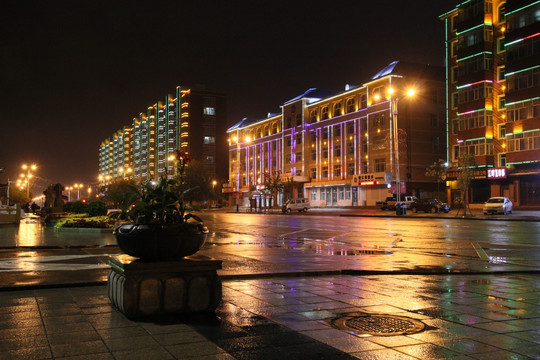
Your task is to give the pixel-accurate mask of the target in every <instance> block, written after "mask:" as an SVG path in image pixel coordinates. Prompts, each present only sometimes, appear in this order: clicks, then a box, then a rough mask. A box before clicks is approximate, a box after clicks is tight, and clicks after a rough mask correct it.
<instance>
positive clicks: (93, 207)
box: [86, 200, 107, 216]
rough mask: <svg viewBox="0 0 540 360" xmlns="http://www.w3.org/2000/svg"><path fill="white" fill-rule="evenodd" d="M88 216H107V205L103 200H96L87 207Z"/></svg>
mask: <svg viewBox="0 0 540 360" xmlns="http://www.w3.org/2000/svg"><path fill="white" fill-rule="evenodd" d="M86 210H87V212H88V216H102V215H107V205H106V204H105V202H103V201H101V200H95V201H92V202H91V203H89V204H88V206H87V209H86Z"/></svg>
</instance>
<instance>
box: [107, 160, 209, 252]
mask: <svg viewBox="0 0 540 360" xmlns="http://www.w3.org/2000/svg"><path fill="white" fill-rule="evenodd" d="M176 156H177V166H176V167H177V173H178V180H172V179H167V178H166V177H165V176H164V177H162V178H161V179H160V181H159V183H158V184H157V185H156V186H152V185H151V184H145V185H143V187H142V188H141V189H140V190H139V189H138V188H136V187H135V186H131V191H133V192H135V193H136V194H137V195H138V198H139V199H138V201H137V202H136V203H135V206H134V207H133V208H132V209H131V210H130V211H129V212H128V217H129V218H130V219H131V220H132V221H133V223H128V224H122V225H120V226H118V227H117V228H116V229H115V231H114V233H115V235H116V240H117V242H118V246H119V247H120V249H121V250H122V251H123V252H125V253H126V254H128V255H132V256H135V257H139V258H140V259H141V260H145V261H158V260H171V259H178V258H182V257H184V256H188V255H192V254H194V253H196V252H197V251H198V250H199V249H200V248H201V247H202V246H203V245H204V242H205V241H206V236H207V234H208V229H207V228H206V227H205V226H204V225H203V223H202V219H201V218H199V217H198V216H196V215H194V214H191V213H190V212H188V211H187V210H186V204H185V201H184V196H185V195H186V194H187V193H189V192H190V191H192V190H193V189H194V188H189V189H183V187H182V185H183V184H184V178H183V176H184V169H185V166H186V164H187V163H189V162H190V157H189V154H186V153H185V152H184V151H183V150H180V151H177V152H176Z"/></svg>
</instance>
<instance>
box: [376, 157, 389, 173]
mask: <svg viewBox="0 0 540 360" xmlns="http://www.w3.org/2000/svg"><path fill="white" fill-rule="evenodd" d="M385 170H386V159H384V158H382V159H375V172H384V171H385Z"/></svg>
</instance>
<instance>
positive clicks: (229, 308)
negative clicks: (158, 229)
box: [0, 244, 540, 360]
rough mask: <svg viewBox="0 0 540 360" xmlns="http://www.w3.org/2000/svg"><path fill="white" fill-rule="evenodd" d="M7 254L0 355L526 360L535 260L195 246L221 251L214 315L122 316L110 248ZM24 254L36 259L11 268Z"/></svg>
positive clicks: (535, 317)
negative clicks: (411, 262) (410, 262)
mask: <svg viewBox="0 0 540 360" xmlns="http://www.w3.org/2000/svg"><path fill="white" fill-rule="evenodd" d="M10 251H11V252H10ZM10 251H4V252H3V253H2V254H1V257H2V258H3V259H4V260H5V259H13V263H12V264H11V266H13V269H12V270H11V271H9V270H3V271H2V272H0V281H1V284H2V285H3V287H2V288H1V290H2V291H0V360H1V359H145V360H147V359H280V358H283V359H350V358H360V359H540V330H539V329H540V306H539V305H540V273H539V272H538V267H537V266H531V265H528V266H522V265H519V266H512V265H509V264H497V263H487V262H482V261H478V260H474V259H462V260H461V261H460V262H459V263H455V262H454V261H453V260H452V259H445V258H441V257H437V258H432V259H429V260H426V263H424V264H421V266H415V267H411V266H404V265H403V264H404V262H403V261H402V260H403V259H395V258H394V257H391V256H385V255H384V254H382V253H380V254H363V255H360V256H356V257H352V256H342V257H336V256H332V255H328V254H317V253H315V252H313V253H311V252H300V251H294V250H290V249H283V248H272V249H269V248H261V247H260V246H256V245H253V246H247V247H246V246H244V247H243V251H242V254H235V253H234V251H235V248H234V244H232V245H222V246H208V247H206V248H205V249H203V250H202V251H201V252H202V253H203V254H206V255H209V256H215V257H219V258H222V259H223V260H224V269H223V270H222V271H221V272H220V274H221V276H222V278H223V302H222V304H221V306H220V307H219V308H218V309H217V311H216V312H215V314H199V315H192V316H185V317H167V318H159V319H146V320H139V321H131V320H128V319H126V318H125V317H124V316H123V315H122V314H121V313H120V312H118V311H117V310H116V309H114V308H113V307H112V306H111V304H110V301H109V299H108V297H107V288H106V285H105V282H104V281H105V276H106V273H107V272H108V269H107V266H106V259H107V257H108V255H114V254H117V253H119V252H118V249H117V248H116V247H99V248H90V249H71V250H46V249H31V250H26V251H27V252H29V253H26V254H25V253H24V251H20V250H10ZM32 253H34V255H35V253H38V254H39V255H40V258H42V259H45V260H42V261H41V263H40V264H35V263H34V264H33V265H32V264H31V263H25V265H24V266H26V268H25V269H28V268H27V267H28V266H35V271H18V270H17V269H16V268H17V266H22V265H21V263H20V262H19V261H20V259H21V257H23V258H24V256H27V257H28V261H30V259H32V256H33V254H32ZM60 255H61V256H60ZM404 260H406V259H404ZM23 262H24V261H23ZM405 263H406V261H405ZM85 265H87V266H88V267H87V268H84V266H85ZM6 266H8V265H6ZM81 266H82V267H81ZM445 270H446V273H445ZM55 279H56V280H55ZM9 284H11V286H9ZM344 325H347V326H344Z"/></svg>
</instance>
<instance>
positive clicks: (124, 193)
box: [104, 180, 137, 219]
mask: <svg viewBox="0 0 540 360" xmlns="http://www.w3.org/2000/svg"><path fill="white" fill-rule="evenodd" d="M134 186H135V184H134V183H133V181H129V180H117V181H115V182H114V183H112V184H111V185H110V186H109V188H108V190H107V192H106V193H105V198H104V199H105V201H108V202H110V203H112V204H113V206H114V207H115V208H117V209H120V210H121V211H122V213H121V215H120V218H121V219H126V218H127V216H126V214H127V211H128V210H129V208H130V207H131V205H133V204H134V203H135V201H136V200H137V193H136V192H134V191H133V187H134Z"/></svg>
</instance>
